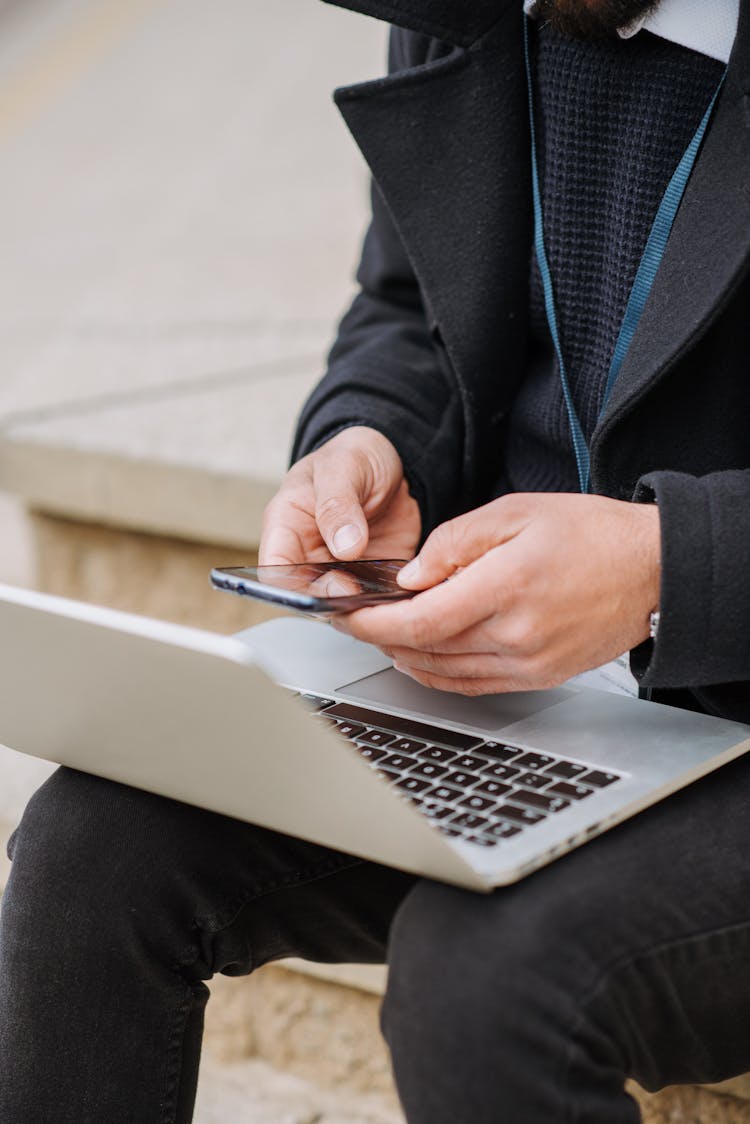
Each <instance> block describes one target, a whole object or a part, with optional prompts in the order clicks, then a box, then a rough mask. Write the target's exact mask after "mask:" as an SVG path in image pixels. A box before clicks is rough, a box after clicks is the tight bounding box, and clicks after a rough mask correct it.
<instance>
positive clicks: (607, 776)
mask: <svg viewBox="0 0 750 1124" xmlns="http://www.w3.org/2000/svg"><path fill="white" fill-rule="evenodd" d="M578 779H579V780H580V782H581V784H590V785H593V786H594V788H606V787H607V785H610V784H614V783H615V781H619V780H621V779H622V778H621V777H619V776H618V775H617V773H602V772H600V770H599V769H594V770H593V772H591V773H584V774H583V776H582V777H579V778H578Z"/></svg>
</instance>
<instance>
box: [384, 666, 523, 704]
mask: <svg viewBox="0 0 750 1124" xmlns="http://www.w3.org/2000/svg"><path fill="white" fill-rule="evenodd" d="M398 670H399V671H400V672H401V673H402V674H403V675H408V676H409V678H410V679H414V680H415V682H417V683H421V684H422V686H423V687H430V688H431V689H432V690H434V691H446V692H448V693H449V694H453V695H467V696H469V697H471V698H476V697H478V696H481V695H501V694H506V693H508V692H510V691H525V690H531V688H530V687H529V686H528V685H527V684H525V683H523V682H522V681H520V680H517V679H514V678H512V677H505V676H491V677H490V678H484V679H472V678H465V679H452V678H449V677H447V676H444V675H436V674H434V673H433V672H430V671H422V670H421V669H420V668H412V667H407V666H404V667H399V668H398Z"/></svg>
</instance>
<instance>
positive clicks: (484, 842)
mask: <svg viewBox="0 0 750 1124" xmlns="http://www.w3.org/2000/svg"><path fill="white" fill-rule="evenodd" d="M466 842H467V843H474V844H476V846H477V847H498V846H499V845H500V840H499V839H496V838H494V837H492V836H489V835H469V836H467V838H466Z"/></svg>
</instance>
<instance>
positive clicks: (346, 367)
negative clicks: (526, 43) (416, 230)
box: [292, 30, 464, 534]
mask: <svg viewBox="0 0 750 1124" xmlns="http://www.w3.org/2000/svg"><path fill="white" fill-rule="evenodd" d="M430 49H431V41H430V40H426V39H424V37H421V36H416V35H412V34H410V33H408V32H404V31H400V30H394V31H393V32H392V35H391V49H390V70H391V72H392V71H393V70H396V69H403V68H404V67H405V66H413V65H417V64H418V63H419V62H421V61H424V59H425V58H426V57H427V54H428V52H429V51H430ZM433 49H434V48H433ZM357 282H358V285H359V291H358V293H357V295H356V297H355V299H354V302H353V304H352V306H351V308H350V309H349V311H348V312H347V313H346V315H345V316H344V318H343V320H342V322H341V324H340V326H339V330H338V336H337V339H336V341H335V343H334V346H333V349H332V351H331V353H330V355H329V358H328V367H327V371H326V374H325V375H324V377H323V379H322V380H321V382H320V383H319V384H318V386H317V387H316V388H315V390H314V391H313V393H312V395H311V396H310V398H309V399H308V400H307V402H306V403H305V405H304V407H303V410H302V413H301V416H300V419H299V423H298V426H297V433H296V437H295V441H294V446H293V450H292V459H293V460H297V459H299V458H300V457H302V456H304V455H306V454H307V453H309V452H311V451H312V450H314V449H316V448H318V447H319V446H320V445H322V444H323V443H324V442H325V441H327V440H329V439H330V438H331V437H333V436H334V435H335V434H336V433H338V432H340V431H341V430H343V429H346V428H347V427H349V426H354V425H367V426H370V427H372V428H373V429H377V430H379V431H380V432H381V433H383V434H384V435H385V436H386V437H387V438H388V439H389V440H390V441H391V443H392V444H393V445H394V446H395V448H396V449H397V450H398V453H399V455H400V456H401V459H402V461H403V464H404V471H405V474H406V479H407V481H408V483H409V487H410V489H411V492H412V495H413V496H414V498H415V499H416V500H417V502H418V504H419V506H420V510H421V514H422V527H423V533H424V534H427V533H428V532H429V531H430V530H431V529H432V528H433V527H435V526H436V525H437V524H438V523H440V522H443V521H444V520H445V519H447V518H449V517H450V516H452V515H454V514H456V512H457V511H458V510H459V505H460V494H461V481H462V465H463V442H464V422H463V415H462V406H461V401H460V396H459V394H458V390H457V387H456V383H455V379H454V376H453V374H452V370H451V368H450V364H449V362H448V360H447V357H446V356H445V353H444V350H443V347H442V345H441V343H440V341H439V340H438V339H436V338H435V337H434V335H433V333H432V331H431V328H430V323H429V316H428V313H427V311H426V308H425V305H424V302H423V300H422V294H421V292H420V288H419V284H418V281H417V279H416V277H415V275H414V271H413V269H412V267H411V264H410V262H409V259H408V257H407V254H406V252H405V250H404V247H403V243H402V242H401V239H400V237H399V235H398V233H397V231H396V229H395V227H394V224H393V222H392V221H391V218H390V215H389V214H388V210H387V207H386V205H385V203H384V201H383V198H382V196H381V194H380V192H379V190H378V188H377V185H373V188H372V221H371V225H370V228H369V230H368V233H367V235H366V238H365V242H364V246H363V250H362V258H361V262H360V266H359V269H358V272H357Z"/></svg>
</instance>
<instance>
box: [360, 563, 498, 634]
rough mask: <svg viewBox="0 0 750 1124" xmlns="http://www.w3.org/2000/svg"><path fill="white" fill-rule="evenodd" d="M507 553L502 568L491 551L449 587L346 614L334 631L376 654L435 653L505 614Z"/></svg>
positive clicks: (441, 587)
mask: <svg viewBox="0 0 750 1124" xmlns="http://www.w3.org/2000/svg"><path fill="white" fill-rule="evenodd" d="M503 549H505V548H503ZM512 553H513V552H510V551H509V556H508V564H507V565H506V560H505V558H501V550H494V551H490V553H489V554H487V555H485V556H484V557H483V558H480V559H479V560H478V561H477V562H475V563H473V565H471V566H468V567H467V568H466V569H465V570H462V571H461V572H460V573H458V574H456V575H455V577H453V578H452V579H451V580H450V581H449V582H443V583H442V584H440V585H438V586H435V587H434V588H432V589H427V590H425V591H424V592H422V593H418V594H417V596H416V597H413V598H412V599H411V600H410V601H400V602H398V603H397V604H395V605H384V606H379V607H377V608H370V609H360V610H359V611H358V612H356V613H349V614H347V616H346V617H345V618H343V619H342V620H341V622H340V624H339V627H340V628H341V629H342V631H345V632H348V633H349V634H350V635H352V636H355V637H356V638H357V639H358V640H364V641H365V642H366V643H368V644H376V645H377V646H378V647H379V648H383V647H389V648H396V647H405V648H415V649H418V650H419V651H431V650H435V649H436V648H438V647H439V646H440V645H442V644H444V643H445V642H446V641H449V640H454V639H455V638H456V637H458V636H459V635H460V634H462V633H464V632H466V631H467V630H468V629H470V628H472V627H474V626H476V625H478V624H480V623H482V622H483V621H486V620H488V618H489V617H491V616H494V615H495V614H496V613H498V612H501V611H503V610H507V608H508V607H509V606H510V604H511V603H512V600H513V596H514V590H513V574H514V570H515V567H514V566H513V560H512ZM506 572H507V574H508V576H507V578H506V577H504V574H506Z"/></svg>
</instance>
